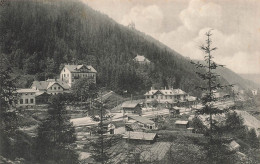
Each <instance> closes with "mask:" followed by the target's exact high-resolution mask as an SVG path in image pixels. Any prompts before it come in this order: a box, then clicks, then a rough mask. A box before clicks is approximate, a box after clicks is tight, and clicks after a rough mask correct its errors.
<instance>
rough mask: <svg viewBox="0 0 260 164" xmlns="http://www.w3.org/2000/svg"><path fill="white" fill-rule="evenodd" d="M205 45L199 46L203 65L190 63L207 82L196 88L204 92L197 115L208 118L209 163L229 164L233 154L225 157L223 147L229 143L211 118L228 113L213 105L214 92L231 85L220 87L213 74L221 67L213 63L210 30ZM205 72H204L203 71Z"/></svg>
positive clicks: (214, 48) (206, 146) (215, 99)
mask: <svg viewBox="0 0 260 164" xmlns="http://www.w3.org/2000/svg"><path fill="white" fill-rule="evenodd" d="M205 35H206V37H207V39H206V45H202V46H200V49H201V50H202V51H203V52H204V53H205V54H206V55H205V56H204V60H205V63H206V64H204V63H201V62H197V63H194V62H192V63H193V64H194V65H195V66H196V67H197V68H198V69H200V71H198V72H196V73H197V74H198V76H199V77H200V78H201V79H202V80H204V81H206V82H207V85H206V86H197V88H199V89H201V90H202V91H203V92H204V95H203V96H202V98H201V101H202V105H203V107H202V109H199V110H197V114H198V115H208V116H209V130H207V131H206V133H205V134H206V136H209V142H208V143H207V144H206V145H205V149H206V150H207V157H208V160H209V161H208V162H209V163H225V162H227V161H228V162H229V161H230V158H231V157H232V156H233V154H229V155H226V153H228V152H229V151H228V149H227V147H226V146H225V145H227V144H229V142H230V141H228V140H227V139H225V138H223V137H222V134H223V132H222V129H221V128H220V127H219V126H218V121H217V120H216V119H214V118H213V116H214V115H219V114H222V113H224V112H226V111H228V110H229V109H230V108H229V107H227V108H225V109H219V108H218V106H217V105H216V104H215V102H216V101H217V98H216V96H215V92H216V91H217V90H219V89H223V88H225V87H231V86H232V85H221V84H220V83H219V78H218V76H219V75H218V74H216V73H215V71H214V70H216V69H217V68H218V67H223V65H219V64H217V63H215V62H214V61H213V58H214V57H213V55H212V52H213V51H215V50H216V49H217V47H212V40H211V36H212V33H211V30H209V31H208V32H206V34H205ZM205 70H206V71H205Z"/></svg>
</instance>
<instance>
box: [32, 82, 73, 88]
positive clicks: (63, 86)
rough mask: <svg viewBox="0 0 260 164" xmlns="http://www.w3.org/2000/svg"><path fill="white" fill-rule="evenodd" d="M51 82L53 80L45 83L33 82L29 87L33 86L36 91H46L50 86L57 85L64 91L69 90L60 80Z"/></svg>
mask: <svg viewBox="0 0 260 164" xmlns="http://www.w3.org/2000/svg"><path fill="white" fill-rule="evenodd" d="M53 80H54V79H48V80H47V81H34V82H33V84H32V86H31V87H34V86H35V87H36V88H37V89H38V90H47V89H48V88H49V87H51V86H52V85H54V84H58V85H60V86H61V87H62V88H63V89H65V90H68V89H70V87H69V85H68V84H66V83H65V82H63V81H60V80H56V81H53Z"/></svg>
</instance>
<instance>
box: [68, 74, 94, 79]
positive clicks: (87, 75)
mask: <svg viewBox="0 0 260 164" xmlns="http://www.w3.org/2000/svg"><path fill="white" fill-rule="evenodd" d="M72 77H78V78H79V77H94V74H72Z"/></svg>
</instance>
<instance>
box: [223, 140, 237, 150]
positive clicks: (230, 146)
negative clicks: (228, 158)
mask: <svg viewBox="0 0 260 164" xmlns="http://www.w3.org/2000/svg"><path fill="white" fill-rule="evenodd" d="M226 146H227V147H228V150H229V151H239V148H240V145H239V144H238V143H237V142H236V141H235V140H232V141H231V142H230V143H229V144H227V145H226Z"/></svg>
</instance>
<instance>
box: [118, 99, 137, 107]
mask: <svg viewBox="0 0 260 164" xmlns="http://www.w3.org/2000/svg"><path fill="white" fill-rule="evenodd" d="M140 103H141V101H138V100H132V101H125V102H123V104H122V108H135V107H136V106H137V105H138V104H140Z"/></svg>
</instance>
